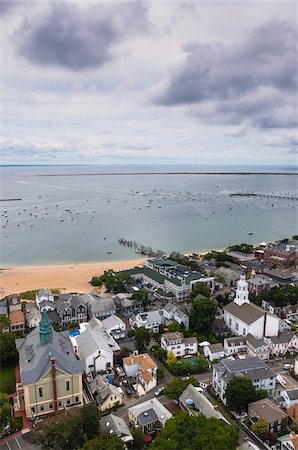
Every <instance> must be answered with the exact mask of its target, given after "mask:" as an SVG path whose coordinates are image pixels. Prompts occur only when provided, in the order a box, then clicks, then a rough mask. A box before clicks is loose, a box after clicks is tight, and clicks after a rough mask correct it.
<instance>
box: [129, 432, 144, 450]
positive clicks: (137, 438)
mask: <svg viewBox="0 0 298 450" xmlns="http://www.w3.org/2000/svg"><path fill="white" fill-rule="evenodd" d="M132 437H133V444H132V446H131V448H132V450H142V449H143V448H144V445H145V437H144V435H143V433H142V430H141V429H140V428H136V429H135V430H134V431H133V432H132Z"/></svg>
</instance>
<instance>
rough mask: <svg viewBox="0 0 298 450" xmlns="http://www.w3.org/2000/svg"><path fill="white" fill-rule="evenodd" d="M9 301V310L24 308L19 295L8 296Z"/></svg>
mask: <svg viewBox="0 0 298 450" xmlns="http://www.w3.org/2000/svg"><path fill="white" fill-rule="evenodd" d="M8 301H9V311H10V312H12V311H19V310H20V309H22V304H21V299H20V296H19V295H10V296H9V298H8Z"/></svg>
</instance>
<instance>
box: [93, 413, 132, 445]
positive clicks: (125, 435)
mask: <svg viewBox="0 0 298 450" xmlns="http://www.w3.org/2000/svg"><path fill="white" fill-rule="evenodd" d="M100 429H101V433H108V434H113V433H114V434H116V435H117V436H118V437H119V438H120V439H121V441H122V442H123V443H124V444H125V445H128V446H129V444H131V443H132V442H133V437H132V434H131V432H130V430H129V428H128V426H127V425H126V422H125V420H124V419H122V417H118V416H115V415H114V414H108V415H107V416H104V417H102V418H101V419H100Z"/></svg>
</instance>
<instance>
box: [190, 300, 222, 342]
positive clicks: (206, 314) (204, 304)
mask: <svg viewBox="0 0 298 450" xmlns="http://www.w3.org/2000/svg"><path fill="white" fill-rule="evenodd" d="M216 309H217V306H216V303H215V301H214V300H212V299H209V298H198V299H197V300H194V302H193V304H192V308H191V310H190V315H189V318H190V326H191V328H192V329H193V330H195V331H196V332H197V333H199V334H203V335H205V336H206V335H207V334H209V333H211V330H212V323H213V321H214V318H215V313H216Z"/></svg>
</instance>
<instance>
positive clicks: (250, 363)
mask: <svg viewBox="0 0 298 450" xmlns="http://www.w3.org/2000/svg"><path fill="white" fill-rule="evenodd" d="M240 375H243V376H244V377H245V378H248V379H249V380H251V381H252V384H253V385H254V387H255V388H256V389H264V390H266V391H267V394H268V396H269V397H274V394H275V385H276V375H275V373H274V372H272V370H271V369H270V368H269V367H268V366H267V365H266V364H265V363H264V362H263V361H261V360H260V358H257V357H255V358H251V357H249V358H245V359H235V360H234V361H230V360H227V359H224V360H222V361H221V362H220V363H218V364H214V365H213V366H212V386H213V388H214V390H215V392H217V394H218V395H219V397H220V399H221V400H222V401H223V403H224V404H226V398H225V392H226V388H227V384H228V383H229V381H230V380H231V379H232V378H234V377H235V376H240Z"/></svg>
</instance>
